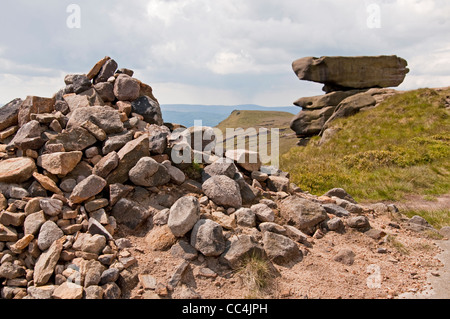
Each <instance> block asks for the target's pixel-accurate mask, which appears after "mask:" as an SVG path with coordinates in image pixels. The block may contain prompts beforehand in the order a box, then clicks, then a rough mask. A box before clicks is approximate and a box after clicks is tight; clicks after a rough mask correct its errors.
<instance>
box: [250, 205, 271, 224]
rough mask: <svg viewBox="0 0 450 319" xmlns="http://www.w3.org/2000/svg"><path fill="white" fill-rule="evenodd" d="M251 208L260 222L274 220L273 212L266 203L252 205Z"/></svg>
mask: <svg viewBox="0 0 450 319" xmlns="http://www.w3.org/2000/svg"><path fill="white" fill-rule="evenodd" d="M251 210H252V211H253V212H254V213H255V215H256V218H257V219H258V220H259V221H260V222H273V221H274V220H275V213H274V212H273V210H272V209H271V208H270V207H269V206H267V205H266V204H256V205H253V206H252V207H251Z"/></svg>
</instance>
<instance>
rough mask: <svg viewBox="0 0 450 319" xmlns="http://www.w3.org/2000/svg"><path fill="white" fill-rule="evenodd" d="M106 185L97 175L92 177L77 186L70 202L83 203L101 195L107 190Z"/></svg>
mask: <svg viewBox="0 0 450 319" xmlns="http://www.w3.org/2000/svg"><path fill="white" fill-rule="evenodd" d="M106 184H107V183H106V181H105V180H104V179H103V178H101V177H99V176H97V175H91V176H89V177H87V178H85V179H84V180H83V181H81V182H80V183H79V184H78V185H77V186H75V188H74V189H73V191H72V194H71V195H70V201H71V202H72V203H74V204H79V203H82V202H84V201H85V200H87V199H89V198H91V197H93V196H95V195H97V194H99V193H100V192H101V191H102V190H103V189H104V188H105V186H106Z"/></svg>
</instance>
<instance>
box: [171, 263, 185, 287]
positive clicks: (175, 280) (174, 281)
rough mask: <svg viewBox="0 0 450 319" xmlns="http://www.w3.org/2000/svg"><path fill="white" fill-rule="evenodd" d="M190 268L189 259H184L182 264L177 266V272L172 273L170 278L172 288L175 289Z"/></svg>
mask: <svg viewBox="0 0 450 319" xmlns="http://www.w3.org/2000/svg"><path fill="white" fill-rule="evenodd" d="M189 269H190V263H189V262H188V261H186V260H185V261H183V262H182V263H181V264H180V265H178V266H177V268H176V269H175V272H174V273H173V274H172V277H171V278H170V280H169V283H168V287H169V288H170V289H172V290H173V289H175V287H177V286H178V284H180V283H181V282H182V281H183V279H184V275H185V274H186V273H187V271H188V270H189Z"/></svg>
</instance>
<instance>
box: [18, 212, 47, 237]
mask: <svg viewBox="0 0 450 319" xmlns="http://www.w3.org/2000/svg"><path fill="white" fill-rule="evenodd" d="M45 221H46V219H45V215H44V212H43V211H40V212H36V213H32V214H30V215H28V216H27V217H26V218H25V221H24V226H23V228H24V232H25V235H28V234H32V235H37V234H38V232H39V229H40V228H41V226H42V225H43V224H44V223H45Z"/></svg>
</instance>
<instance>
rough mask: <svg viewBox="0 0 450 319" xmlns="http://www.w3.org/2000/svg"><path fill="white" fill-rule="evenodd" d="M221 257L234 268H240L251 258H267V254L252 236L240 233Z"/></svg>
mask: <svg viewBox="0 0 450 319" xmlns="http://www.w3.org/2000/svg"><path fill="white" fill-rule="evenodd" d="M221 257H222V259H223V260H224V262H225V263H227V264H228V265H229V266H230V267H231V268H232V269H238V268H239V267H241V266H242V265H243V264H244V263H245V262H246V261H247V260H248V259H249V258H260V259H267V254H266V252H265V251H264V248H263V247H262V246H261V245H260V244H259V243H258V242H257V241H256V240H254V239H253V237H252V236H249V235H239V236H238V237H237V238H236V239H235V240H233V241H232V242H231V245H230V247H229V248H228V249H226V251H225V252H224V253H223V254H222V256H221Z"/></svg>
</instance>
